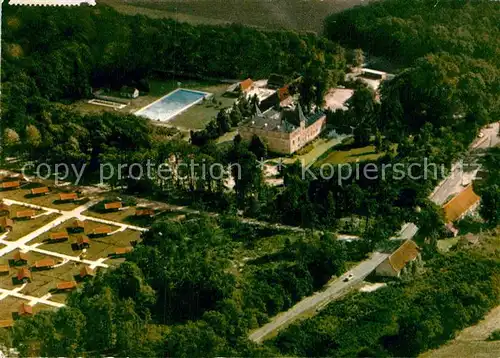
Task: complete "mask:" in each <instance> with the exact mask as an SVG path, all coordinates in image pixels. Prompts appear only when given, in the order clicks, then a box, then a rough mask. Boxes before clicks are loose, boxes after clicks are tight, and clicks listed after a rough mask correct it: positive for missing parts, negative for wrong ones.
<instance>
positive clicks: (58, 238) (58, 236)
mask: <svg viewBox="0 0 500 358" xmlns="http://www.w3.org/2000/svg"><path fill="white" fill-rule="evenodd" d="M68 239H69V235H68V233H67V232H66V231H60V232H53V233H51V234H50V235H49V241H50V242H63V241H67V240H68Z"/></svg>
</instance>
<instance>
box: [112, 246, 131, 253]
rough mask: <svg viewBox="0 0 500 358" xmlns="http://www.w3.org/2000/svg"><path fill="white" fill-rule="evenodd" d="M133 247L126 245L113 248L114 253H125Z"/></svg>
mask: <svg viewBox="0 0 500 358" xmlns="http://www.w3.org/2000/svg"><path fill="white" fill-rule="evenodd" d="M133 249H134V248H133V247H131V246H127V247H118V248H117V249H116V250H115V255H125V254H126V253H129V252H131V251H132V250H133Z"/></svg>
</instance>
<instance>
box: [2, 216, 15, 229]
mask: <svg viewBox="0 0 500 358" xmlns="http://www.w3.org/2000/svg"><path fill="white" fill-rule="evenodd" d="M13 227H14V222H13V221H12V219H9V218H6V217H3V218H0V230H2V231H12V228H13Z"/></svg>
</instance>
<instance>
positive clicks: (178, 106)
mask: <svg viewBox="0 0 500 358" xmlns="http://www.w3.org/2000/svg"><path fill="white" fill-rule="evenodd" d="M206 95H208V93H205V92H198V91H190V90H186V89H178V90H175V91H173V92H170V93H169V94H168V95H166V96H165V97H163V98H161V99H160V100H158V101H157V102H153V104H151V105H149V106H148V107H145V108H143V109H141V110H139V111H137V112H136V113H135V114H136V115H138V116H144V117H147V118H149V119H152V120H155V121H157V120H160V121H162V122H164V121H168V120H170V119H172V118H173V117H175V116H176V115H177V114H179V113H181V112H182V111H184V110H186V109H187V108H189V107H191V106H192V105H194V104H195V103H197V102H199V101H201V100H202V98H203V97H205V96H206Z"/></svg>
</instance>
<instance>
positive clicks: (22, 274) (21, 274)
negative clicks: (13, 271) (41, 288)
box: [17, 267, 31, 281]
mask: <svg viewBox="0 0 500 358" xmlns="http://www.w3.org/2000/svg"><path fill="white" fill-rule="evenodd" d="M25 278H29V279H31V271H30V270H28V269H27V268H26V267H23V268H20V269H19V271H17V279H18V280H19V281H21V280H22V279H25Z"/></svg>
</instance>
